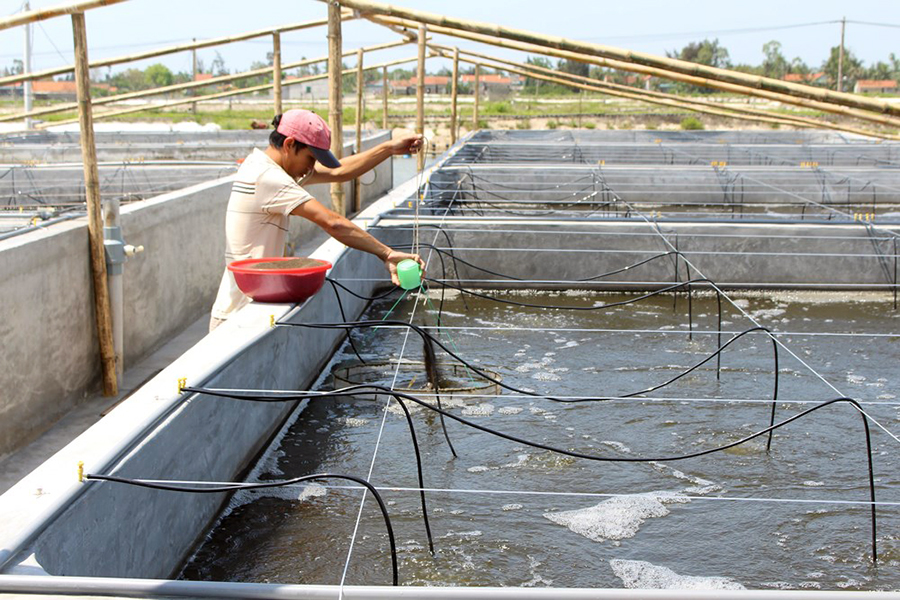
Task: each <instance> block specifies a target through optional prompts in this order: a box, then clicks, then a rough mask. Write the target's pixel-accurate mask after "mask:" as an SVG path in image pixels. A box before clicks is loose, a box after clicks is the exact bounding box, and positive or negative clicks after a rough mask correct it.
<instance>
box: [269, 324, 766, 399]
mask: <svg viewBox="0 0 900 600" xmlns="http://www.w3.org/2000/svg"><path fill="white" fill-rule="evenodd" d="M277 325H280V326H286V327H304V328H308V329H353V328H361V327H383V326H385V325H392V326H399V327H409V328H410V329H412V330H413V331H415V332H416V333H417V334H418V335H419V336H421V337H423V338H426V337H427V338H430V339H431V340H432V341H433V342H434V343H435V344H436V345H437V346H438V347H439V348H441V350H443V351H444V352H446V353H447V354H449V355H450V356H451V357H453V358H455V359H456V360H458V361H459V362H460V363H461V364H463V365H465V366H466V367H467V368H468V369H470V370H471V371H473V372H474V373H476V374H477V375H478V376H479V377H481V378H483V379H485V380H486V381H489V382H491V383H493V384H495V385H498V386H500V387H502V388H503V389H506V390H509V391H511V392H515V393H517V394H523V395H527V396H533V397H535V398H543V399H546V400H551V401H553V402H559V403H562V404H577V403H581V402H605V401H608V400H610V399H612V398H631V397H634V396H639V395H641V394H647V393H649V392H652V391H655V390H658V389H660V388H662V387H665V386H667V385H670V384H672V383H674V382H675V381H678V380H679V379H681V378H682V377H684V376H685V375H687V374H688V373H691V372H692V371H694V370H696V369H697V368H699V367H700V366H701V365H703V364H705V363H706V362H708V361H710V360H711V359H712V358H714V357H716V356H718V355H719V354H720V353H721V352H722V351H723V350H724V349H725V348H727V347H728V346H729V345H731V343H732V342H734V341H735V340H737V339H738V338H740V337H743V336H744V335H746V334H747V333H751V332H753V331H765V332H767V333H769V335H770V336H771V332H769V330H768V329H766V328H765V327H753V328H751V329H748V330H746V331H742V332H741V333H738V334H735V335H734V336H733V337H732V338H731V339H730V340H728V341H727V342H725V343H724V344H723V345H722V346H720V347H719V348H718V349H717V350H716V351H715V352H713V353H712V354H710V355H709V356H707V357H706V358H704V359H703V360H702V361H700V362H699V363H697V364H695V365H693V366H691V367H690V368H688V369H687V370H686V371H683V372H681V373H680V374H678V375H676V376H675V377H673V378H671V379H669V380H668V381H666V382H664V383H661V384H658V385H655V386H652V387H649V388H646V389H644V390H640V391H637V392H631V393H629V394H620V395H617V396H602V397H593V398H556V397H554V396H549V395H545V394H540V393H537V392H531V391H528V390H524V389H520V388H517V387H515V386H512V385H509V384H508V383H503V382H502V381H501V380H499V379H496V378H494V377H491V376H490V375H488V374H487V373H486V372H484V371H483V370H481V369H479V368H478V367H476V366H475V365H473V364H471V363H469V362H467V361H466V360H465V359H463V358H462V357H461V356H459V355H458V354H456V353H455V352H453V351H452V350H450V349H449V348H448V347H447V346H445V345H444V344H443V343H442V342H441V341H440V340H439V339H437V338H436V337H435V336H433V335H431V334H430V333H429V332H427V331H425V330H424V329H423V328H422V327H419V326H418V325H413V324H412V323H407V322H406V321H392V320H387V321H351V322H347V323H277ZM773 344H774V338H773ZM773 347H774V348H775V349H776V356H777V344H775V345H774V346H773ZM775 376H776V377H777V376H778V373H777V369H776V373H775ZM775 389H776V394H777V389H778V388H777V382H776V388H775ZM773 402H774V400H773Z"/></svg>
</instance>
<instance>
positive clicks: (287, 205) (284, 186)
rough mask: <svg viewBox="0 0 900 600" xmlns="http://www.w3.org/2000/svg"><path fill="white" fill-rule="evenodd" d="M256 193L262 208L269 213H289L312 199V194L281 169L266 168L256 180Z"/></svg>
mask: <svg viewBox="0 0 900 600" xmlns="http://www.w3.org/2000/svg"><path fill="white" fill-rule="evenodd" d="M256 194H257V197H258V198H260V200H261V201H262V202H261V208H262V209H263V211H264V212H266V213H269V214H279V215H289V214H290V213H291V211H293V210H294V209H295V208H297V207H298V206H300V205H301V204H303V203H304V202H306V201H307V200H312V196H311V195H310V194H309V192H307V191H306V190H304V189H303V188H302V187H300V185H299V184H298V183H297V182H296V181H294V180H293V179H292V178H291V177H290V176H289V175H288V174H287V173H285V172H284V171H282V170H281V169H266V171H265V172H263V173H262V175H261V176H260V177H259V179H258V180H257V182H256Z"/></svg>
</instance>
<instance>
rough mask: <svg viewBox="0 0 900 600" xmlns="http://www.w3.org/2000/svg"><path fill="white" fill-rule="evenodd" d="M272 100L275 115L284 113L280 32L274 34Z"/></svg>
mask: <svg viewBox="0 0 900 600" xmlns="http://www.w3.org/2000/svg"><path fill="white" fill-rule="evenodd" d="M360 52H362V51H361V50H360ZM272 98H273V99H274V100H275V114H276V115H280V114H281V113H282V112H284V111H283V110H282V109H281V34H280V33H278V32H275V33H273V34H272Z"/></svg>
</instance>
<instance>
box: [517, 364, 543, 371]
mask: <svg viewBox="0 0 900 600" xmlns="http://www.w3.org/2000/svg"><path fill="white" fill-rule="evenodd" d="M542 366H544V365H542V364H541V363H536V362H527V363H522V364H521V365H519V366H518V367H516V368H515V370H516V371H518V372H519V373H527V372H528V371H534V370H535V369H540V368H541V367H542Z"/></svg>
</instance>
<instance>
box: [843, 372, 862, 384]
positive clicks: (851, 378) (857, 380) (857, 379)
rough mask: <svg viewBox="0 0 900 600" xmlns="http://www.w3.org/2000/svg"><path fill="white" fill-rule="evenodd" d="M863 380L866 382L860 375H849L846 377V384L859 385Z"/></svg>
mask: <svg viewBox="0 0 900 600" xmlns="http://www.w3.org/2000/svg"><path fill="white" fill-rule="evenodd" d="M865 380H866V378H865V377H863V376H862V375H854V374H852V373H849V374H848V375H847V383H855V384H860V383H862V382H864V381H865Z"/></svg>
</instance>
